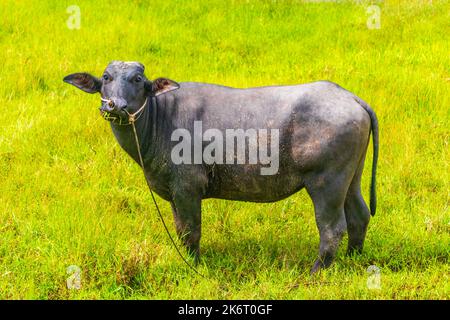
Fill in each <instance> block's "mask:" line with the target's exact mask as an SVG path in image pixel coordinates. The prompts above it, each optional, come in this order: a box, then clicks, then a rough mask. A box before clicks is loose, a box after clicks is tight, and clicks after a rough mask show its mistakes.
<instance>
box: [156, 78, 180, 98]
mask: <svg viewBox="0 0 450 320" xmlns="http://www.w3.org/2000/svg"><path fill="white" fill-rule="evenodd" d="M179 87H180V85H179V84H178V83H176V82H175V81H173V80H170V79H166V78H158V79H156V80H154V81H153V82H151V91H152V94H153V95H154V96H155V97H157V96H159V95H160V94H163V93H166V92H169V91H173V90H177V89H178V88H179Z"/></svg>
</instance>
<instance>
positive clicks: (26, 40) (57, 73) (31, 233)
mask: <svg viewBox="0 0 450 320" xmlns="http://www.w3.org/2000/svg"><path fill="white" fill-rule="evenodd" d="M375 2H376V1H375ZM73 4H75V5H78V6H79V8H80V10H81V14H80V17H81V24H80V29H79V30H71V29H69V28H68V26H67V24H66V21H67V19H68V18H69V14H68V13H67V12H66V8H67V7H68V6H69V5H73ZM369 4H370V3H369V2H364V1H360V2H359V3H358V4H355V3H352V2H350V1H341V2H338V3H332V2H323V3H304V2H302V1H287V0H286V1H282V0H280V1H268V0H267V1H256V0H249V1H238V0H236V1H221V0H217V1H194V0H186V1H168V0H166V1H159V0H155V1H147V0H142V1H139V0H135V1H128V2H126V1H124V2H123V3H122V2H121V3H120V4H118V3H117V2H116V1H105V0H97V1H81V0H70V1H12V0H2V1H1V4H0V104H1V105H2V107H3V111H2V114H3V116H2V120H1V125H0V298H2V299H20V298H25V299H173V298H185V299H194V298H199V299H210V298H218V299H448V298H449V296H450V265H449V257H450V212H449V202H450V201H449V199H450V185H449V184H450V167H449V164H450V154H449V150H450V148H449V138H450V129H449V123H450V94H449V92H450V59H449V53H450V39H449V34H450V33H449V31H450V28H449V27H450V24H449V21H450V3H449V1H438V0H437V1H406V0H405V1H384V2H378V5H379V7H380V8H381V16H380V17H381V26H380V29H369V28H368V26H367V23H366V22H367V20H368V19H369V14H368V13H367V12H366V10H367V7H368V5H369ZM111 60H138V61H141V62H142V63H144V64H145V65H146V75H147V76H148V77H149V78H156V77H159V76H165V77H168V78H171V79H174V80H176V81H200V82H211V83H220V84H225V85H229V86H237V87H250V86H260V85H270V84H297V83H305V82H310V81H314V80H320V79H328V80H331V81H334V82H337V83H339V84H340V85H341V86H343V87H345V88H347V89H348V90H350V91H352V92H354V93H356V94H357V95H358V96H360V97H362V98H363V99H365V100H366V101H367V102H368V103H369V104H370V105H372V107H373V108H374V109H375V111H376V112H377V114H378V117H379V122H380V141H381V146H380V161H379V171H378V172H379V173H378V198H379V202H378V210H377V215H376V216H375V217H374V218H373V219H372V220H371V223H370V225H369V230H368V235H367V240H366V245H365V251H364V253H363V255H361V256H357V257H346V256H345V247H346V241H347V240H346V239H344V241H343V243H342V245H341V249H340V250H339V253H338V256H337V259H336V262H335V264H334V265H333V266H332V267H331V268H330V269H327V270H326V271H324V272H322V273H320V274H319V275H317V276H315V277H311V276H310V275H309V270H310V267H311V266H312V263H313V262H314V260H315V258H316V255H317V248H318V241H319V237H318V232H317V229H316V225H315V221H314V213H313V208H312V203H311V201H310V199H309V197H308V195H307V194H306V192H305V191H301V192H299V193H298V194H296V195H294V196H292V197H290V198H288V199H286V200H284V201H280V202H277V203H273V204H252V203H242V202H227V201H221V200H207V201H205V202H204V207H203V238H202V252H203V261H202V264H201V265H200V266H199V270H200V272H202V273H204V274H205V275H206V279H202V278H200V277H197V276H195V275H194V274H193V273H192V272H191V271H190V270H189V269H187V268H186V267H185V265H184V264H183V262H182V261H181V260H180V258H179V257H178V256H177V254H176V251H175V250H174V249H173V247H172V245H171V244H170V242H169V240H168V238H167V236H166V234H165V233H164V229H163V228H162V225H161V223H160V221H159V220H158V218H157V214H156V212H155V210H154V207H153V205H152V203H151V198H150V195H149V193H148V190H147V187H146V184H145V181H144V178H143V175H142V173H141V171H140V169H139V167H138V166H137V165H136V164H134V163H133V162H132V161H131V159H130V158H128V156H127V155H126V154H125V153H124V152H123V151H122V150H121V149H120V147H119V146H118V145H117V143H116V141H115V140H114V138H113V136H112V133H111V132H110V128H109V125H108V123H107V122H105V121H103V120H102V119H101V118H100V116H99V113H98V110H97V108H98V106H99V103H100V101H99V97H98V96H94V95H87V94H85V93H83V92H81V91H79V90H76V89H75V88H73V87H71V86H68V85H67V84H64V83H63V82H62V78H63V77H64V76H65V75H67V74H69V73H73V72H78V71H87V72H91V73H93V74H95V75H97V76H100V75H101V72H102V71H103V69H104V67H105V66H106V65H107V63H108V62H109V61H111ZM369 159H371V154H369ZM370 164H371V160H369V161H367V165H366V169H365V172H364V181H363V182H364V193H365V197H366V199H367V200H368V193H369V192H368V191H369V182H370ZM159 203H160V205H161V207H162V211H163V214H164V216H165V219H166V221H167V222H168V223H169V225H170V227H171V230H172V233H174V228H173V225H172V221H173V220H172V217H171V212H170V208H169V205H168V203H166V202H164V201H163V200H161V199H159ZM70 265H76V266H79V268H80V269H81V286H82V287H81V289H80V290H68V289H67V286H66V279H67V278H68V277H69V275H68V274H67V268H68V267H69V266H70ZM370 265H376V266H377V267H379V268H380V270H381V288H380V289H378V290H374V289H369V288H368V287H367V279H368V273H367V268H368V267H369V266H370Z"/></svg>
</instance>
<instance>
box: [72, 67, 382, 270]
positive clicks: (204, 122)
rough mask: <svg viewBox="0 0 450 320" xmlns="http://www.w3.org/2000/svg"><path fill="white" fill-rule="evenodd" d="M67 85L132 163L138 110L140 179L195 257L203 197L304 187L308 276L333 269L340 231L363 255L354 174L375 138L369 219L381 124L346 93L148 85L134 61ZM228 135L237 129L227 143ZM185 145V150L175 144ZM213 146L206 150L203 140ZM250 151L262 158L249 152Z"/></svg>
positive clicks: (362, 207)
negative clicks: (310, 249)
mask: <svg viewBox="0 0 450 320" xmlns="http://www.w3.org/2000/svg"><path fill="white" fill-rule="evenodd" d="M64 81H65V82H67V83H70V84H72V85H74V86H76V87H78V88H79V89H81V90H84V91H86V92H88V93H97V92H98V93H100V94H101V96H102V101H103V102H102V107H101V108H100V110H101V112H102V114H103V115H104V116H105V118H106V119H108V120H110V121H111V128H112V131H113V133H114V135H115V137H116V139H117V141H118V142H119V144H120V146H121V147H122V148H123V149H124V150H125V151H126V152H127V153H128V154H129V155H130V156H131V157H132V158H133V159H134V160H135V161H136V162H138V163H139V161H138V160H139V157H138V152H137V147H136V143H135V140H134V135H133V130H132V128H131V126H130V125H127V124H128V120H129V119H128V118H129V115H130V114H133V113H138V114H137V115H135V117H136V119H137V120H136V122H135V125H136V129H137V134H138V136H139V139H140V148H141V150H142V155H143V159H144V167H145V177H146V179H147V182H148V183H149V185H150V186H151V187H152V188H153V190H154V191H155V192H156V193H157V194H158V195H159V196H160V197H161V198H163V199H165V200H167V201H169V202H170V203H171V205H172V209H173V215H174V219H175V224H176V230H177V233H178V234H179V236H180V237H181V238H182V240H183V242H184V244H185V245H186V246H187V248H188V251H189V252H190V253H192V254H194V256H195V258H196V259H198V257H199V254H200V236H201V202H202V199H206V198H219V199H228V200H239V201H251V202H273V201H278V200H281V199H284V198H286V197H288V196H290V195H292V194H294V193H295V192H297V191H299V190H301V189H302V188H306V190H307V192H308V194H309V195H310V197H311V199H312V201H313V203H314V210H315V216H316V222H317V227H318V229H319V233H320V247H319V256H318V259H317V260H316V262H315V264H314V266H313V268H312V272H316V271H318V270H319V269H320V268H325V267H328V266H329V265H330V264H331V262H332V260H333V258H334V256H335V253H336V250H337V248H338V245H339V242H340V240H341V238H342V236H343V234H344V233H345V231H346V230H347V231H348V237H349V242H348V251H349V252H354V251H358V252H359V251H361V250H362V247H363V243H364V238H365V235H366V230H367V225H368V223H369V219H370V214H369V210H368V208H367V206H366V204H365V202H364V199H363V197H362V195H361V175H362V172H363V168H364V159H365V156H366V151H367V146H368V144H369V138H370V134H371V132H372V137H373V146H374V153H373V164H372V182H371V194H370V213H371V214H372V215H374V214H375V208H376V196H375V176H376V165H377V157H378V123H377V118H376V115H375V113H374V111H373V110H372V109H371V108H370V107H369V106H368V105H367V104H366V103H365V102H364V101H363V100H361V99H360V98H358V97H357V96H355V95H354V94H353V93H351V92H349V91H347V90H345V89H343V88H341V87H340V86H338V85H337V84H334V83H332V82H329V81H318V82H313V83H308V84H302V85H291V86H270V87H259V88H250V89H235V88H230V87H225V86H220V85H213V84H205V83H194V82H182V83H176V82H174V81H172V80H169V79H164V78H159V79H156V80H154V81H151V80H148V79H147V78H146V77H145V76H144V66H143V65H142V64H141V63H138V62H121V61H113V62H111V63H110V64H109V65H108V66H107V68H106V70H105V71H104V73H103V76H102V77H101V78H96V77H94V76H92V75H90V74H87V73H75V74H71V75H68V76H66V77H65V78H64ZM196 126H197V127H196ZM230 130H235V131H234V134H235V135H234V136H233V135H231V136H230V137H231V138H230V137H229V136H228V133H229V131H230ZM239 130H240V131H239ZM196 131H197V132H196ZM177 132H178V133H177ZM207 133H208V134H207ZM232 133H233V132H232ZM238 133H239V134H244V136H243V137H242V136H241V137H239V134H238ZM269 133H274V134H273V135H269ZM199 134H200V136H201V137H200V138H199V137H198V135H199ZM220 134H222V137H220ZM183 135H190V137H183ZM225 138H229V139H232V143H231V144H229V143H230V141H224V139H225ZM239 138H242V139H241V140H240V142H239V141H238V140H239ZM191 139H193V140H194V142H193V143H192V141H191ZM199 139H200V140H199ZM235 139H236V141H238V142H237V143H236V144H234V141H235ZM182 140H184V142H183V143H187V145H188V149H186V148H184V149H183V148H181V147H180V144H181V143H182ZM196 141H197V142H196ZM198 141H200V142H198ZM213 141H214V142H215V145H214V146H215V149H214V151H213V152H211V144H208V143H213ZM196 143H197V145H196ZM191 144H192V148H191ZM262 144H263V145H262ZM255 145H256V147H260V148H262V147H264V148H263V149H264V150H265V151H266V153H265V154H264V153H263V152H260V153H259V154H258V153H254V152H253V151H252V148H251V147H252V146H253V147H255ZM268 145H270V146H271V148H270V150H271V151H270V156H269V152H268ZM246 146H247V147H248V148H246ZM207 148H209V151H208V150H206V149H207ZM225 149H226V155H225V156H223V151H224V150H225ZM174 150H176V152H175V151H174ZM239 150H240V151H242V150H244V153H241V154H240V155H239V154H238V153H239ZM191 151H192V153H191ZM207 151H208V152H207ZM260 151H261V150H260ZM191 154H193V156H192V157H191ZM230 154H231V156H230ZM236 154H237V155H236ZM174 155H175V156H176V159H175V158H174ZM208 155H209V158H208V157H206V156H208ZM255 155H256V158H255ZM252 156H253V158H252ZM222 157H223V159H222ZM190 158H193V160H192V161H189V159H190ZM180 159H181V160H180ZM211 159H212V160H211ZM247 159H248V160H247ZM255 160H256V162H255ZM264 170H266V171H264Z"/></svg>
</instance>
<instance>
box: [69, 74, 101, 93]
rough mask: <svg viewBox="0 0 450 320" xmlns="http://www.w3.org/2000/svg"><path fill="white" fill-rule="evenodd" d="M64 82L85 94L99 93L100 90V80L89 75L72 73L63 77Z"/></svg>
mask: <svg viewBox="0 0 450 320" xmlns="http://www.w3.org/2000/svg"><path fill="white" fill-rule="evenodd" d="M63 81H64V82H67V83H70V84H71V85H74V86H75V87H77V88H78V89H81V90H83V91H85V92H87V93H96V92H100V90H101V88H102V82H101V81H100V79H98V78H96V77H94V76H92V75H90V74H89V73H84V72H83V73H72V74H69V75H68V76H66V77H64V79H63Z"/></svg>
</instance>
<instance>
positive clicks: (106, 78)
mask: <svg viewBox="0 0 450 320" xmlns="http://www.w3.org/2000/svg"><path fill="white" fill-rule="evenodd" d="M109 79H110V77H109V75H108V74H106V73H105V74H104V75H103V80H105V81H108V80H109Z"/></svg>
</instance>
